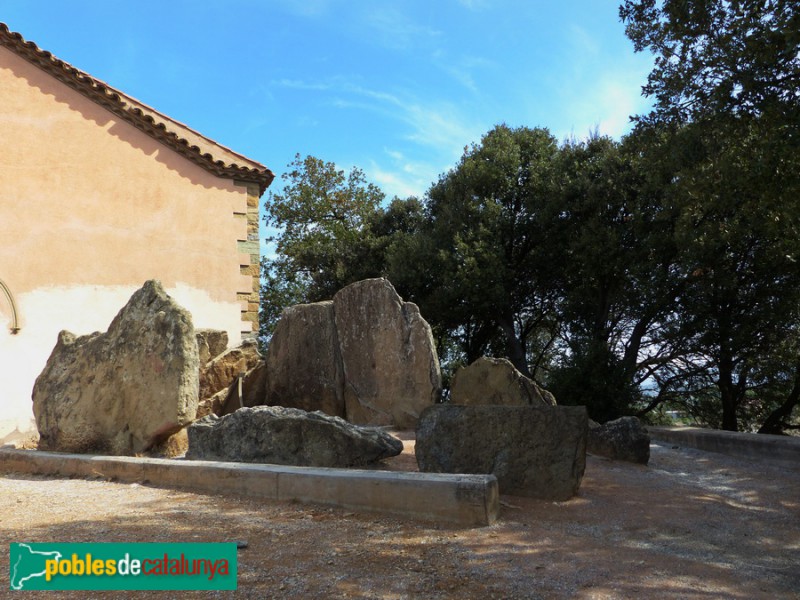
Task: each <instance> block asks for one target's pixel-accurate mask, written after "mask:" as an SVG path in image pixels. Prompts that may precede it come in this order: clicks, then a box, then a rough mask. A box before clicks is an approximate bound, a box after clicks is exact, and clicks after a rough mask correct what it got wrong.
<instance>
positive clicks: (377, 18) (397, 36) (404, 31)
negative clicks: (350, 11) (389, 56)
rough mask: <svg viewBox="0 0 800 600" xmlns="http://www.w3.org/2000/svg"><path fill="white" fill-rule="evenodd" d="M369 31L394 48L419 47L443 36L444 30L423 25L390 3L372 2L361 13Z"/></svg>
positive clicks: (384, 43) (378, 41) (385, 44)
mask: <svg viewBox="0 0 800 600" xmlns="http://www.w3.org/2000/svg"><path fill="white" fill-rule="evenodd" d="M361 20H362V22H363V24H364V26H365V28H366V30H367V31H371V32H372V33H373V34H374V36H375V41H376V42H377V43H378V44H380V45H382V46H385V47H387V48H390V49H392V50H407V49H409V48H418V47H419V46H420V44H429V43H432V42H434V41H436V40H437V39H438V38H439V37H441V35H442V32H441V31H439V30H438V29H434V28H432V27H427V26H425V25H421V24H419V23H417V22H416V21H414V20H412V19H411V18H409V17H408V15H406V14H405V13H404V12H402V11H400V10H399V9H398V8H397V6H395V5H390V4H388V3H377V2H376V3H374V4H370V10H369V11H368V12H365V13H363V14H362V15H361Z"/></svg>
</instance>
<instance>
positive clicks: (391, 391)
mask: <svg viewBox="0 0 800 600" xmlns="http://www.w3.org/2000/svg"><path fill="white" fill-rule="evenodd" d="M266 365H267V394H266V398H265V400H264V404H270V405H277V406H285V407H288V408H300V409H302V410H308V411H315V410H320V411H322V412H324V413H326V414H329V415H333V416H340V417H344V418H346V419H347V420H348V421H350V422H351V423H356V424H360V425H391V426H394V427H400V428H413V427H414V426H415V425H416V422H417V419H418V418H419V415H420V413H421V412H422V410H424V409H425V408H426V407H428V406H430V405H432V404H433V403H435V402H436V399H437V398H438V396H439V393H440V391H441V387H442V378H441V372H440V370H439V358H438V356H437V355H436V347H435V345H434V342H433V335H432V334H431V328H430V326H429V325H428V323H427V322H426V321H425V320H424V319H423V318H422V317H421V316H420V313H419V309H418V308H417V306H416V305H415V304H412V303H410V302H403V300H402V298H400V296H399V295H398V294H397V292H396V291H395V289H394V287H392V284H391V283H389V282H388V281H387V280H386V279H367V280H364V281H359V282H358V283H354V284H351V285H349V286H347V287H345V288H343V289H342V290H340V291H339V292H338V293H337V294H336V295H335V296H334V298H333V301H328V302H318V303H315V304H300V305H297V306H292V307H291V308H287V309H286V310H285V311H284V312H283V314H282V315H281V320H280V321H279V323H278V326H277V327H276V329H275V333H274V334H273V336H272V340H271V341H270V344H269V348H268V349H267V356H266Z"/></svg>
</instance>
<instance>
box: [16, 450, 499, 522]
mask: <svg viewBox="0 0 800 600" xmlns="http://www.w3.org/2000/svg"><path fill="white" fill-rule="evenodd" d="M0 472H6V473H7V472H14V473H28V474H40V475H50V476H58V477H82V478H96V477H100V478H103V479H111V480H116V481H121V482H138V483H147V484H151V485H154V486H157V487H169V488H178V489H184V490H190V491H196V492H203V493H211V494H226V493H231V494H239V495H243V496H251V497H257V498H264V499H267V500H279V501H295V502H311V503H318V504H325V505H328V506H336V507H341V508H347V509H351V510H359V511H368V512H374V513H380V514H386V515H394V516H400V517H410V518H414V519H422V520H427V521H436V522H442V523H449V524H453V525H461V526H469V527H474V526H484V525H491V524H492V523H494V522H495V521H496V520H497V515H498V512H499V503H500V500H499V495H498V486H497V479H496V478H495V476H494V475H446V474H433V473H398V472H392V471H367V470H356V469H323V468H315V467H288V466H280V465H262V464H251V463H230V462H229V463H222V462H210V461H183V460H172V459H158V458H134V457H127V456H92V455H84V454H61V453H56V452H40V451H38V450H16V449H13V448H0Z"/></svg>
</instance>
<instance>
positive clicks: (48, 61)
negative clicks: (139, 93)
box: [0, 23, 275, 194]
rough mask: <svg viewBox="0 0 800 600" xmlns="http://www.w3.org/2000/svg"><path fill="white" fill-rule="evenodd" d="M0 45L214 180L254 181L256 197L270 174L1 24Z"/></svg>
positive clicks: (266, 182)
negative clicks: (142, 132)
mask: <svg viewBox="0 0 800 600" xmlns="http://www.w3.org/2000/svg"><path fill="white" fill-rule="evenodd" d="M0 46H3V47H5V48H8V49H9V50H11V51H12V52H14V53H15V54H17V55H19V56H21V57H22V58H24V59H25V60H27V61H28V62H31V63H33V64H34V65H36V66H37V67H39V68H41V69H42V70H44V71H45V72H47V73H49V74H50V75H52V76H53V77H55V78H56V79H58V80H59V81H61V82H62V83H65V84H66V85H68V86H69V87H71V88H73V89H74V90H77V91H78V92H80V93H81V94H83V95H84V96H86V97H87V98H89V99H90V100H92V101H93V102H96V103H97V104H100V105H101V106H103V107H104V108H106V109H107V110H109V111H111V112H112V113H114V114H115V115H118V116H119V117H122V118H123V119H125V120H126V121H127V122H129V123H131V124H132V125H134V126H135V127H136V128H138V129H140V130H142V131H144V132H145V133H147V134H148V135H150V136H151V137H153V138H155V139H156V140H158V141H159V142H161V143H163V144H164V145H166V146H168V147H169V148H171V149H172V150H174V151H176V152H178V153H179V154H181V155H182V156H184V157H186V158H187V159H189V160H191V161H192V162H194V163H196V164H198V165H200V166H201V167H203V168H204V169H206V170H207V171H210V172H211V173H213V174H214V175H217V176H219V177H227V178H231V179H237V180H241V181H249V182H254V183H257V184H258V185H259V189H260V192H261V194H263V193H264V191H265V190H266V189H267V187H268V186H269V184H270V183H272V180H273V179H274V177H275V175H274V174H273V173H272V171H270V170H269V169H268V168H267V167H265V166H264V165H262V164H261V163H258V162H256V161H254V160H251V159H249V158H247V157H245V156H243V155H241V154H238V153H237V152H234V151H233V150H231V149H230V148H226V147H225V146H223V145H221V144H218V143H217V142H215V141H214V140H212V139H209V138H207V137H205V136H204V135H202V134H200V133H198V132H197V131H195V130H193V129H191V128H190V127H188V126H186V125H184V124H183V123H180V122H178V121H175V120H174V119H172V118H170V117H168V116H166V115H165V114H163V113H160V112H159V111H157V110H155V109H154V108H151V107H150V106H147V105H146V104H144V103H143V102H140V101H138V100H136V99H135V98H133V97H131V96H129V95H127V94H125V93H124V92H121V91H120V90H118V89H116V88H114V87H112V86H110V85H108V84H107V83H104V82H103V81H100V80H99V79H95V78H94V77H92V76H91V75H89V74H87V73H84V72H83V71H81V70H79V69H76V68H75V67H73V66H72V65H70V64H69V63H66V62H64V61H63V60H60V59H58V58H56V57H55V56H53V55H52V54H51V53H50V52H47V51H46V50H42V49H41V48H39V47H38V46H37V45H36V44H34V43H33V42H30V41H26V40H25V39H24V38H23V37H22V36H21V35H20V34H19V33H15V32H13V31H10V30H9V28H8V26H7V25H6V24H5V23H0Z"/></svg>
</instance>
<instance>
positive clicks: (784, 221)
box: [620, 0, 800, 429]
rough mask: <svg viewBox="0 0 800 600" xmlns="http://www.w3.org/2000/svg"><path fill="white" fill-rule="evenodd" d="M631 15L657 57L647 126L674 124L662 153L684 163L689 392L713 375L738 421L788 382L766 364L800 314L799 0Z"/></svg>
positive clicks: (633, 5) (655, 9) (631, 2)
mask: <svg viewBox="0 0 800 600" xmlns="http://www.w3.org/2000/svg"><path fill="white" fill-rule="evenodd" d="M620 15H621V17H622V19H623V20H624V21H625V23H626V32H627V34H628V36H629V37H630V38H631V40H633V42H634V46H635V48H636V49H637V50H644V49H646V48H647V49H650V50H651V51H652V52H653V53H654V54H655V68H654V69H653V71H652V72H651V73H650V76H649V78H648V84H647V86H646V87H645V88H644V90H645V93H646V94H647V95H650V96H652V97H653V98H654V99H655V107H654V110H653V111H652V112H651V113H650V114H649V115H646V116H644V117H640V119H639V126H640V129H646V128H648V127H651V126H660V127H662V131H666V132H667V133H668V134H669V135H668V136H667V138H666V141H665V143H664V144H663V145H661V146H656V147H654V148H651V149H650V154H651V155H655V156H656V157H657V158H656V160H658V159H663V158H664V157H666V158H667V160H668V161H669V162H670V163H672V165H673V167H674V175H673V179H672V182H671V184H670V185H669V186H668V193H669V202H670V203H671V204H672V205H673V206H674V207H675V208H676V210H677V212H678V216H677V218H676V226H675V236H676V243H677V245H678V247H679V248H680V250H681V251H680V258H679V263H680V267H679V270H680V275H681V276H682V277H683V279H684V281H685V286H684V288H683V291H682V293H681V295H680V298H679V302H678V305H677V307H678V313H679V317H680V321H681V327H680V328H679V329H678V330H677V334H678V335H679V336H681V337H682V338H683V339H685V340H688V342H689V344H690V347H691V350H688V351H687V353H686V354H685V355H684V356H683V358H682V360H681V361H680V362H679V363H678V364H679V366H678V367H676V372H677V373H678V374H681V372H682V374H683V384H682V388H683V389H682V390H680V391H681V392H682V393H684V394H685V396H686V397H688V398H708V397H710V396H713V394H710V390H709V387H708V386H709V385H711V386H713V387H714V388H715V390H716V391H715V395H716V397H717V398H718V400H719V402H720V404H721V411H720V412H721V415H720V419H719V423H720V424H721V426H722V427H723V428H725V429H737V428H739V427H740V426H742V425H746V424H747V423H745V422H744V421H746V420H747V419H748V418H749V417H748V416H747V414H752V411H750V412H749V413H748V411H747V410H746V407H747V406H748V405H749V404H751V403H752V400H753V399H754V398H766V397H769V396H770V394H771V393H774V392H775V390H777V388H776V387H774V386H773V388H772V389H773V392H768V391H766V388H765V387H764V386H765V382H768V381H770V380H771V381H773V382H775V381H777V379H776V378H774V377H773V378H770V377H763V376H761V375H760V374H763V373H777V372H779V371H781V369H779V368H776V367H775V365H774V364H771V362H772V361H774V360H776V357H777V356H778V354H777V353H776V352H775V350H774V349H775V348H777V347H778V346H780V341H781V339H783V337H785V336H786V335H789V333H788V332H791V331H794V330H795V329H796V322H797V318H798V315H797V307H798V296H797V290H798V288H799V287H800V280H798V273H797V261H798V258H800V257H799V255H798V250H800V249H799V248H798V246H797V239H798V230H797V227H798V224H799V220H800V193H799V192H800V187H798V178H799V177H800V164H798V155H799V154H800V95H799V94H798V84H799V83H800V53H798V50H800V13H798V11H797V6H796V2H794V1H793V0H765V1H763V2H751V1H749V0H694V1H689V2H687V1H684V0H663V1H656V0H626V1H625V2H624V3H623V5H622V6H621V8H620ZM782 360H784V363H786V360H785V357H784V359H782ZM787 364H789V365H791V364H793V363H792V361H791V360H789V361H788V363H787ZM784 379H785V378H784ZM784 388H785V386H784ZM774 402H775V401H774V400H773V403H774ZM787 402H788V403H789V404H792V403H793V402H792V401H790V398H787ZM778 404H781V407H783V408H782V410H783V411H784V413H785V408H786V405H787V404H786V402H784V403H780V402H779V403H778ZM794 405H796V401H794ZM767 420H768V421H769V420H770V419H769V417H768V418H767Z"/></svg>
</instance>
